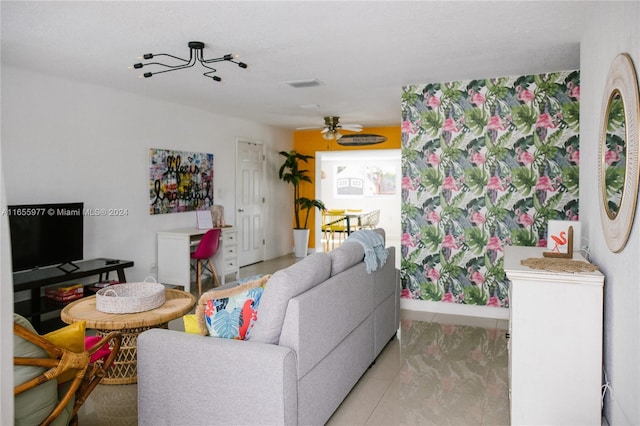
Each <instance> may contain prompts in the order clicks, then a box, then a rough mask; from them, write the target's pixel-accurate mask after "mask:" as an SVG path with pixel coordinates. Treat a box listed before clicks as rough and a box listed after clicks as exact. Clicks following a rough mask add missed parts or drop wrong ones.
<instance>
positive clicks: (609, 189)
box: [598, 53, 640, 253]
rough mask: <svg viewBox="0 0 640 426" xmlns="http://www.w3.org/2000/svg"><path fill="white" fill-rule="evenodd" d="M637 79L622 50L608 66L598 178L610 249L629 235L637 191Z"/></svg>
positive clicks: (617, 247)
mask: <svg viewBox="0 0 640 426" xmlns="http://www.w3.org/2000/svg"><path fill="white" fill-rule="evenodd" d="M638 103H639V101H638V80H637V77H636V72H635V68H634V66H633V62H632V61H631V57H630V56H629V55H628V54H626V53H621V54H619V55H618V56H616V57H615V59H614V60H613V62H612V63H611V67H610V68H609V73H608V75H607V81H606V83H605V90H604V96H603V98H602V115H601V119H600V149H599V161H598V168H599V173H598V179H599V185H598V188H599V195H600V220H601V222H602V231H603V233H604V238H605V240H606V242H607V246H608V247H609V249H610V250H611V251H612V252H614V253H618V252H620V251H622V249H623V248H624V246H625V245H626V243H627V240H628V238H629V233H630V231H631V225H632V224H633V217H634V214H635V209H636V200H637V194H638V169H639V167H638V165H639V163H638V145H639V143H640V141H639V139H638V119H639V116H638V111H639V106H638Z"/></svg>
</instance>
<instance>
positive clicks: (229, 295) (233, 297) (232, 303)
mask: <svg viewBox="0 0 640 426" xmlns="http://www.w3.org/2000/svg"><path fill="white" fill-rule="evenodd" d="M269 277H270V275H265V276H263V277H261V278H258V279H255V280H253V281H248V282H246V283H244V284H241V285H237V286H234V287H231V288H227V289H224V290H216V289H214V290H210V291H208V292H206V293H204V294H203V295H202V296H201V297H200V300H199V301H198V307H197V308H196V316H197V318H198V326H199V328H200V334H202V335H204V336H206V335H207V334H208V335H210V336H214V337H224V338H227V339H236V340H244V339H246V338H247V336H248V335H249V334H250V331H251V329H252V328H253V325H254V324H255V319H256V315H257V312H258V307H259V305H260V298H261V297H262V292H263V288H264V285H265V283H266V282H267V280H268V279H269Z"/></svg>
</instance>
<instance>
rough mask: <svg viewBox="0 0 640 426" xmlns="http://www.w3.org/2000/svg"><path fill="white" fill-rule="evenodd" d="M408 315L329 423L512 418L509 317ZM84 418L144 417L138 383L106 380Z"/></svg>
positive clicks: (265, 268) (282, 262)
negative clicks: (139, 412)
mask: <svg viewBox="0 0 640 426" xmlns="http://www.w3.org/2000/svg"><path fill="white" fill-rule="evenodd" d="M297 260H299V259H296V258H295V257H293V256H292V255H290V256H283V257H281V258H278V259H275V260H272V261H268V262H261V263H258V264H255V265H250V266H247V267H244V268H242V269H241V272H240V276H241V278H244V277H247V276H251V275H255V274H259V273H272V272H274V271H276V270H278V269H281V268H284V267H286V266H288V265H290V264H292V263H294V262H295V261H297ZM206 288H207V285H206V284H205V289H206ZM401 318H402V320H401V327H400V332H399V334H398V337H397V338H394V339H393V340H392V341H391V342H389V344H388V345H387V346H386V348H385V349H384V350H383V351H382V353H381V354H380V356H379V357H378V359H377V360H376V362H375V364H374V365H373V366H372V367H371V368H370V369H369V370H368V371H367V372H366V373H365V374H364V375H363V377H362V378H361V379H360V381H359V382H358V383H357V384H356V386H355V387H354V388H353V389H352V391H351V393H350V394H349V395H348V396H347V398H346V399H345V400H344V401H343V403H342V405H340V407H339V408H338V409H337V410H336V412H335V413H334V415H333V416H332V417H331V419H329V422H328V423H327V424H328V425H332V426H333V425H507V424H509V399H508V379H507V343H506V339H505V332H506V329H507V326H508V324H507V321H503V320H495V319H486V318H475V317H462V316H456V315H443V314H435V313H425V312H414V311H402V313H401ZM169 326H170V328H176V329H180V328H181V323H180V321H174V322H172V323H170V325H169ZM79 423H80V424H81V425H82V426H89V425H136V424H137V386H136V385H111V386H109V385H98V387H97V388H96V389H95V390H94V392H93V393H92V394H91V396H90V397H89V399H88V400H87V402H85V405H84V406H83V408H82V410H81V411H80V415H79ZM203 424H204V423H203Z"/></svg>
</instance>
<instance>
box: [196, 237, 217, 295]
mask: <svg viewBox="0 0 640 426" xmlns="http://www.w3.org/2000/svg"><path fill="white" fill-rule="evenodd" d="M220 232H221V231H220V228H213V229H210V230H208V231H207V232H206V233H205V234H204V235H203V236H202V239H201V240H200V242H199V243H198V247H197V248H196V250H195V251H194V252H193V253H191V259H192V260H195V264H196V266H195V268H196V282H197V283H198V297H199V296H201V295H202V272H203V271H202V268H203V267H204V268H205V269H207V270H209V272H210V273H211V276H212V277H213V281H214V282H215V286H216V287H219V286H220V280H219V279H218V274H216V270H215V268H214V267H213V263H212V262H211V258H212V257H213V256H215V254H216V252H217V251H218V247H219V246H220Z"/></svg>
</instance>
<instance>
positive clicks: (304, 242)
mask: <svg viewBox="0 0 640 426" xmlns="http://www.w3.org/2000/svg"><path fill="white" fill-rule="evenodd" d="M293 244H294V248H295V254H296V257H307V247H309V230H308V229H294V230H293Z"/></svg>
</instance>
